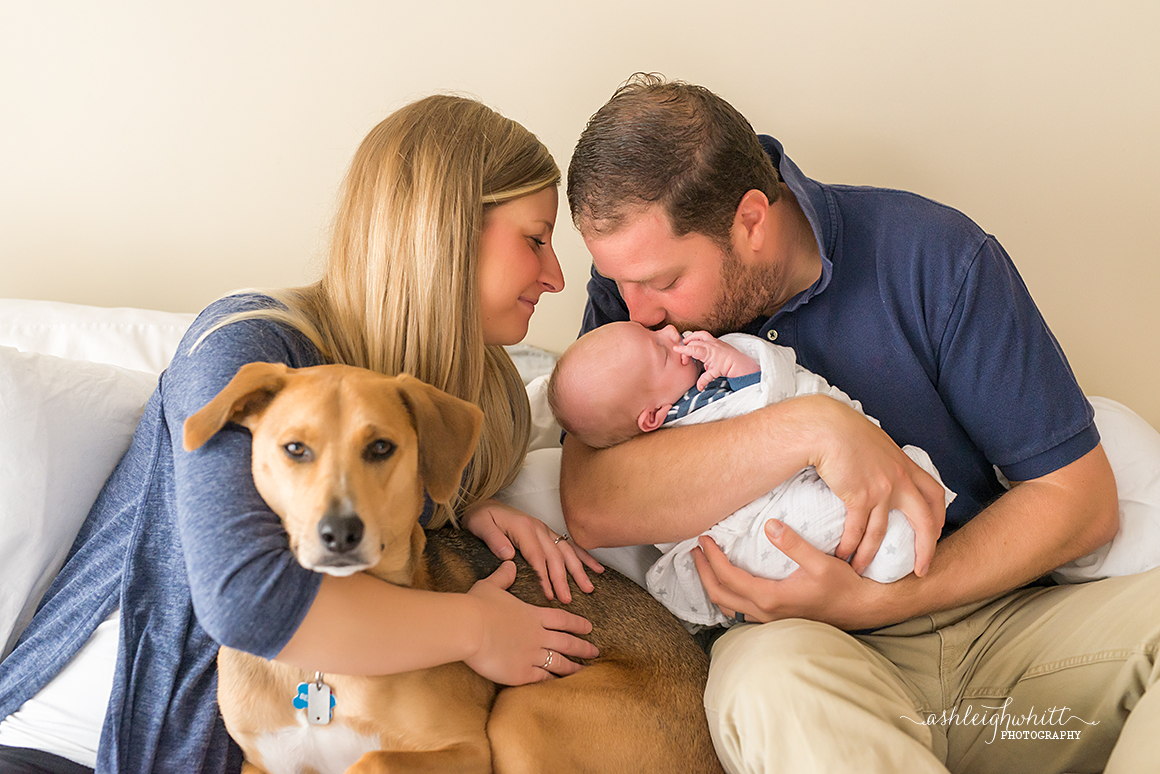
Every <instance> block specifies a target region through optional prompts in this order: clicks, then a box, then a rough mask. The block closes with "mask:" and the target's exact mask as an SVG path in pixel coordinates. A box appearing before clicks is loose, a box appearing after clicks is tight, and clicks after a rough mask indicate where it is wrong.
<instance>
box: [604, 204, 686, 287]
mask: <svg viewBox="0 0 1160 774" xmlns="http://www.w3.org/2000/svg"><path fill="white" fill-rule="evenodd" d="M679 241H680V240H679V239H677V237H675V236H673V231H672V228H671V226H670V225H669V222H668V218H667V217H666V216H665V214H664V211H663V210H661V209H660V208H659V207H650V208H648V209H646V210H644V211H642V212H641V213H639V214H637V215H635V216H633V217H631V218H629V219H626V221H625V223H624V224H623V225H622V226H621V227H620V228H618V229H616V230H615V231H613V232H611V233H592V232H589V233H586V234H584V243H585V245H587V247H588V252H590V253H591V254H592V262H593V264H594V265H595V266H596V271H598V272H599V273H600V274H602V275H603V276H605V277H608V278H609V279H612V280H615V281H617V282H645V281H648V280H649V279H651V278H652V277H654V276H655V275H657V274H659V273H661V272H663V271H666V270H667V269H670V268H672V267H674V266H676V265H678V264H679V263H680V257H679V255H678V254H677V251H676V250H674V247H675V246H676V243H678V242H679Z"/></svg>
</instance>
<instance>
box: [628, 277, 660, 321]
mask: <svg viewBox="0 0 1160 774" xmlns="http://www.w3.org/2000/svg"><path fill="white" fill-rule="evenodd" d="M620 295H621V297H622V298H623V299H624V303H625V305H626V306H627V307H628V316H629V319H631V320H632V321H633V322H638V323H640V324H641V325H643V326H644V327H646V328H652V327H653V326H655V325H657V324H658V323H660V322H662V321H663V320H664V319H665V310H664V309H663V308H661V307H660V306H659V305H658V304H656V303H655V302H653V301H652V300H651V299H649V297H648V293H647V292H646V291H644V290H641V289H638V288H637V286H635V285H625V286H624V287H623V288H622V289H621V291H620Z"/></svg>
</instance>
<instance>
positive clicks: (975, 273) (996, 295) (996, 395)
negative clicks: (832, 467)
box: [937, 237, 1099, 481]
mask: <svg viewBox="0 0 1160 774" xmlns="http://www.w3.org/2000/svg"><path fill="white" fill-rule="evenodd" d="M938 349H939V351H938V355H937V362H938V364H939V365H938V368H939V371H938V390H939V393H940V395H941V396H942V398H943V400H944V402H946V404H947V405H948V406H949V407H950V409H951V412H952V414H953V415H954V416H955V417H956V418H957V419H958V421H959V422H960V423H961V424H962V426H963V427H964V428H965V429H966V431H967V433H968V434H969V435H970V436H971V438H972V440H973V441H974V442H975V444H976V445H977V446H978V447H979V448H980V449H981V450H982V451H983V452H984V454H985V455H986V457H987V459H989V460H990V461H991V462H992V463H994V464H995V465H996V466H998V467H999V469H1000V470H1001V471H1002V472H1003V475H1005V476H1006V477H1007V478H1008V479H1010V480H1012V481H1027V480H1030V479H1033V478H1039V477H1040V476H1043V475H1046V474H1048V473H1051V472H1052V471H1055V470H1058V469H1059V468H1062V467H1064V466H1065V465H1068V464H1070V463H1072V462H1074V461H1075V460H1077V459H1079V458H1080V457H1082V456H1083V455H1084V454H1086V453H1088V452H1089V451H1091V450H1092V449H1093V448H1095V446H1096V445H1097V444H1098V443H1099V433H1098V431H1097V430H1096V427H1095V424H1094V421H1093V419H1094V411H1093V410H1092V407H1091V405H1090V404H1089V403H1088V401H1087V398H1086V397H1085V396H1084V394H1083V391H1082V390H1081V389H1080V386H1079V383H1078V382H1077V381H1076V378H1075V375H1074V373H1073V372H1072V370H1071V366H1070V365H1069V363H1068V362H1067V358H1066V356H1065V355H1064V353H1063V350H1062V348H1061V347H1060V346H1059V343H1058V342H1057V341H1056V340H1055V337H1054V336H1053V335H1052V333H1051V331H1050V330H1049V329H1048V327H1047V323H1046V321H1044V319H1043V317H1042V315H1041V314H1040V312H1039V309H1038V308H1037V307H1036V305H1035V302H1034V301H1033V300H1032V298H1031V294H1030V293H1029V292H1028V290H1027V287H1026V285H1025V284H1024V283H1023V279H1022V278H1021V277H1020V276H1019V273H1018V271H1017V270H1016V268H1015V266H1014V264H1013V263H1012V262H1011V259H1010V258H1009V257H1008V256H1007V253H1006V252H1005V251H1004V250H1003V248H1002V247H1001V246H1000V245H999V243H998V242H997V241H996V240H995V239H994V238H993V237H987V238H986V239H985V240H984V241H983V243H982V246H981V247H980V249H979V251H978V253H977V254H976V255H975V258H974V260H973V261H972V263H971V265H970V267H969V269H968V270H967V272H966V275H965V278H964V281H963V283H962V285H961V287H960V288H959V291H958V296H957V298H956V299H955V301H954V304H953V306H952V307H951V312H950V315H949V317H948V322H947V326H946V328H945V330H944V332H943V335H942V338H941V342H940V344H939V348H938Z"/></svg>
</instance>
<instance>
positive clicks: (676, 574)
mask: <svg viewBox="0 0 1160 774" xmlns="http://www.w3.org/2000/svg"><path fill="white" fill-rule="evenodd" d="M721 340H722V341H724V342H726V343H727V344H730V345H732V346H734V347H736V348H737V349H739V350H741V351H742V352H744V353H745V354H747V355H749V356H750V357H752V358H753V359H754V360H755V361H757V362H758V363H759V364H760V366H761V381H760V382H759V383H757V384H754V385H751V386H749V387H745V388H744V389H741V390H738V391H737V392H735V393H733V394H731V395H728V396H726V397H723V398H720V399H719V400H716V401H714V402H713V403H710V404H709V405H707V406H705V407H703V408H700V409H698V410H696V411H693V412H690V413H689V414H686V415H685V416H684V417H681V418H680V419H678V420H676V421H674V422H672V423H671V426H676V425H682V424H699V423H702V422H711V421H714V420H717V419H725V418H727V417H734V416H739V415H741V414H747V413H749V412H751V411H754V410H756V409H758V408H761V407H762V406H767V405H769V404H772V403H778V402H780V401H783V400H786V399H787V398H792V397H796V396H799V395H811V394H819V393H820V394H823V395H828V396H830V397H832V398H834V399H836V400H840V401H842V402H843V403H845V404H846V405H848V406H851V407H852V408H854V409H856V410H857V411H859V412H861V411H862V405H861V404H860V403H859V402H858V401H856V400H852V399H851V398H850V397H849V396H848V395H846V394H845V393H844V392H842V391H841V390H839V389H838V388H836V387H833V386H831V385H830V384H828V383H827V382H826V381H825V380H824V379H822V378H821V377H820V376H818V375H817V374H814V373H811V372H810V371H807V370H806V369H804V368H802V367H801V366H799V365H798V364H797V358H796V356H795V355H794V352H793V350H792V349H789V348H788V347H781V346H777V345H775V344H770V343H768V342H766V341H763V340H762V339H759V338H757V337H755V336H749V335H746V334H740V333H731V334H727V335H725V336H722V337H721ZM867 418H868V419H870V421H871V422H874V423H875V424H877V422H876V421H875V420H874V419H873V418H871V417H867ZM903 451H904V452H906V454H907V455H908V456H909V457H910V458H911V459H912V460H914V461H915V463H917V464H918V465H919V467H921V468H922V469H923V470H925V471H926V472H927V473H930V474H931V475H932V476H934V477H935V479H937V480H938V481H939V482H940V483H941V482H942V479H940V478H939V475H938V471H937V470H935V467H934V464H933V463H932V462H931V460H930V457H929V456H927V454H926V452H924V451H923V450H922V449H919V448H917V447H914V446H907V447H904V448H903ZM943 488H944V489H946V487H945V486H944V487H943ZM946 497H947V499H946V502H947V504H948V505H949V504H950V502H951V501H952V500H954V497H955V496H954V494H953V493H952V492H951V491H950V490H946ZM770 519H778V520H779V521H782V522H784V523H785V524H787V525H789V527H790V528H791V529H793V530H794V531H795V532H797V533H798V534H799V535H801V536H802V538H803V539H804V540H806V541H807V542H808V543H810V544H811V545H813V546H814V547H816V548H818V549H819V550H821V551H825V552H826V553H829V554H832V553H834V550H835V549H836V548H837V547H838V540H839V538H841V536H842V528H843V526H844V525H845V521H846V506H845V505H844V504H843V503H842V501H841V500H840V499H838V496H837V495H835V494H834V493H833V492H832V491H830V488H829V487H828V486H826V484H825V482H823V481H822V480H821V478H820V477H819V476H818V474H817V471H816V470H814V468H812V467H809V468H806V469H804V470H802V471H800V472H799V473H798V474H797V475H795V476H793V477H792V478H791V479H789V480H788V481H786V482H784V483H783V484H781V485H780V486H778V487H777V488H775V489H773V490H772V491H771V492H769V493H768V494H766V495H763V496H762V497H759V498H757V499H756V500H754V501H753V502H751V503H749V504H748V505H746V506H744V507H742V508H740V509H739V510H737V511H735V512H734V513H732V514H730V515H729V516H727V517H725V518H724V519H722V520H721V521H719V522H717V523H716V524H715V525H713V526H712V527H710V528H709V529H708V530H707V531H706V532H705V533H704V534H706V535H708V536H709V537H711V538H712V539H713V540H714V542H716V543H717V545H718V546H720V547H721V550H722V551H723V552H724V553H725V555H726V556H727V557H728V558H729V561H730V562H732V563H733V564H734V565H735V566H737V567H740V568H741V569H743V570H745V571H746V572H749V573H751V574H753V575H756V576H759V577H762V578H767V579H770V580H781V579H782V578H785V577H786V576H788V575H789V574H790V573H792V572H793V571H794V570H796V569H797V563H796V562H794V561H793V560H791V559H790V558H789V557H787V556H786V555H785V554H783V553H782V552H781V551H779V550H778V549H776V548H774V547H773V544H772V543H770V542H769V538H767V537H766V535H765V530H764V528H765V523H766V522H767V521H769V520H770ZM698 537H699V536H698ZM696 546H697V538H690V539H688V540H683V541H681V542H679V543H664V544H659V545H658V546H657V548H659V549H660V550H661V551H662V552H663V553H662V556H661V557H660V559H658V560H657V561H656V562H655V563H654V564H653V565H652V567H650V568H649V571H648V574H647V576H646V578H647V585H648V590H649V591H650V592H651V593H652V595H653V596H654V597H656V598H657V599H658V600H660V601H661V603H662V604H664V605H665V607H667V608H668V609H669V610H670V611H671V612H672V613H673V614H674V615H676V616H677V617H678V618H680V619H682V620H683V621H686V622H688V623H691V624H700V625H705V626H715V625H725V626H728V625H730V624H732V623H733V621H732V619H730V618H727V617H726V616H725V615H724V614H723V613H722V612H721V610H720V609H719V608H718V607H717V606H716V605H715V604H713V603H712V602H711V601H710V600H709V595H708V594H707V593H706V592H705V587H704V586H702V585H701V579H700V576H699V575H698V574H697V568H696V566H695V565H694V564H693V556H692V550H693V549H694V548H696ZM913 569H914V530H913V529H911V527H910V524H909V522H907V521H906V517H905V516H904V515H903V514H902V512H901V511H898V510H894V511H891V512H890V522H889V526H888V527H887V530H886V537H885V538H884V539H883V541H882V545H881V547H880V548H879V549H878V553H877V555H875V557H874V560H873V561H872V562H871V563H870V565H869V567H867V568H866V572H865V573H864V576H865V577H867V578H871V579H872V580H876V581H879V582H881V583H890V582H892V581H896V580H898V579H899V578H902V577H904V576H906V575H907V574H908V573H909V572H911V571H912V570H913Z"/></svg>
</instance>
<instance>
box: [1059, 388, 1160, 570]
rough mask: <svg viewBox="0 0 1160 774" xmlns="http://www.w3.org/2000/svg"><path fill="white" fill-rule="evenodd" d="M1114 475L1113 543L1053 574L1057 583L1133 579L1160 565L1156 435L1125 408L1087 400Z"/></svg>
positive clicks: (1105, 400) (1159, 480)
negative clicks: (1116, 526) (1116, 522)
mask: <svg viewBox="0 0 1160 774" xmlns="http://www.w3.org/2000/svg"><path fill="white" fill-rule="evenodd" d="M1088 400H1089V401H1090V402H1091V404H1092V406H1093V407H1094V408H1095V410H1096V427H1097V428H1098V429H1099V431H1100V441H1101V443H1102V444H1103V447H1104V452H1106V453H1107V455H1108V462H1109V463H1111V466H1112V472H1113V473H1114V474H1115V476H1116V490H1117V492H1118V496H1119V499H1120V531H1119V532H1117V533H1116V536H1115V538H1113V539H1112V542H1110V543H1108V544H1107V545H1104V546H1101V547H1100V548H1098V549H1096V550H1095V551H1093V552H1092V553H1090V554H1088V555H1087V556H1082V557H1080V558H1079V559H1076V560H1075V561H1074V562H1069V563H1068V564H1065V565H1064V566H1063V567H1060V568H1059V569H1057V570H1056V571H1055V572H1054V573H1053V574H1052V575H1053V577H1054V578H1055V579H1056V580H1057V581H1059V582H1061V583H1083V582H1084V581H1089V580H1096V579H1098V578H1109V577H1113V576H1119V575H1132V574H1134V573H1138V572H1144V571H1145V570H1150V569H1152V568H1153V567H1157V566H1160V433H1158V432H1156V430H1155V428H1153V427H1152V426H1151V425H1149V424H1148V423H1147V422H1146V421H1144V419H1143V417H1141V416H1140V415H1139V414H1136V413H1135V412H1134V411H1132V410H1131V409H1130V408H1128V407H1127V406H1124V405H1122V404H1120V403H1117V402H1115V401H1114V400H1109V399H1108V398H1099V397H1089V398H1088Z"/></svg>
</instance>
